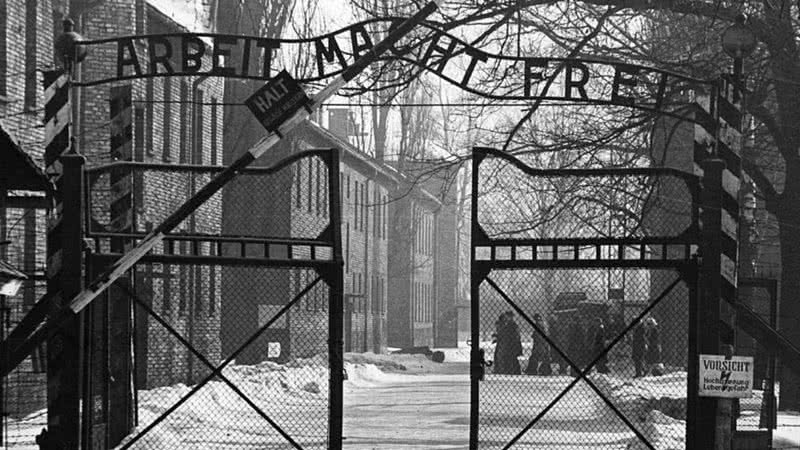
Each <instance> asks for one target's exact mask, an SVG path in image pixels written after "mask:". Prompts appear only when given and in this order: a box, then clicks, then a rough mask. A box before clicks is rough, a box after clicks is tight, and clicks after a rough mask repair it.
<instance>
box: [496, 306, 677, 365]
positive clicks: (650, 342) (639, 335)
mask: <svg viewBox="0 0 800 450" xmlns="http://www.w3.org/2000/svg"><path fill="white" fill-rule="evenodd" d="M533 322H534V330H533V332H532V333H531V353H530V357H529V358H528V362H527V365H526V367H525V370H524V373H525V374H526V375H552V373H553V363H556V364H557V368H556V371H557V372H561V373H563V374H567V372H568V368H570V367H571V365H570V364H568V363H567V361H565V360H564V358H563V357H561V356H560V355H559V354H558V353H557V352H555V351H551V346H550V344H549V343H548V341H547V339H545V337H544V336H550V334H549V330H548V326H547V324H546V322H545V321H544V320H543V319H542V316H541V315H540V314H534V315H533ZM588 328H589V329H588V330H584V329H583V327H582V326H581V324H580V321H578V320H574V321H572V322H571V324H570V326H569V329H568V330H566V337H567V341H566V342H565V343H563V344H565V345H564V347H563V348H562V350H563V351H564V352H565V353H566V355H567V357H568V358H569V359H570V360H571V362H572V366H573V367H572V368H571V369H569V370H570V372H571V373H572V375H573V376H577V375H578V374H577V372H576V370H575V368H574V366H577V367H580V368H582V367H584V366H585V365H586V364H588V363H589V362H591V361H592V360H594V358H595V357H596V356H597V355H600V354H603V356H602V357H601V358H600V359H599V360H598V361H597V363H596V364H595V366H594V367H595V369H596V370H597V372H598V373H608V372H609V368H608V357H607V354H606V353H604V352H605V348H606V345H607V343H608V339H609V336H608V335H607V333H606V327H605V324H604V322H603V320H602V319H601V318H599V317H596V318H595V319H594V320H593V321H592V324H591V325H590V326H589V327H588ZM493 336H494V338H495V339H494V342H495V344H496V345H495V351H494V362H493V373H495V374H508V375H520V374H521V373H522V370H521V367H520V363H519V357H520V356H522V354H523V352H522V342H521V336H520V332H519V326H518V325H517V323H516V321H515V320H514V313H513V312H512V311H506V312H504V313H503V314H501V315H500V316H499V317H498V319H497V321H496V322H495V334H494V335H493ZM556 345H558V343H557V344H556ZM589 350H590V351H591V352H589ZM631 359H632V360H633V365H634V368H635V372H636V373H635V377H641V376H644V375H647V374H652V375H661V374H663V370H664V366H663V364H661V341H660V337H659V329H658V324H657V322H656V320H655V319H654V318H653V317H647V318H645V319H644V320H643V321H642V323H639V324H637V325H636V326H635V327H634V328H633V337H632V339H631Z"/></svg>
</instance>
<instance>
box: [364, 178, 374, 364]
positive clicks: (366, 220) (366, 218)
mask: <svg viewBox="0 0 800 450" xmlns="http://www.w3.org/2000/svg"><path fill="white" fill-rule="evenodd" d="M368 198H369V178H367V179H366V182H365V183H364V198H362V199H361V201H362V202H366V200H367V199H368ZM364 204H365V205H366V204H367V203H364ZM373 220H374V219H373ZM368 273H369V208H366V207H365V208H364V298H365V299H366V298H368V297H367V296H368V295H369V289H367V285H368V284H369V281H367V280H369V277H367V274H368ZM373 301H375V299H374V298H370V306H372V302H373ZM369 311H370V308H368V307H367V302H366V301H364V351H365V352H366V351H367V342H368V339H367V335H368V332H369Z"/></svg>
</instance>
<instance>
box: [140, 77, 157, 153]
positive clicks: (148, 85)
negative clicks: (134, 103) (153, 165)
mask: <svg viewBox="0 0 800 450" xmlns="http://www.w3.org/2000/svg"><path fill="white" fill-rule="evenodd" d="M145 98H146V99H147V103H145V128H144V133H145V138H144V139H145V142H144V143H143V145H144V151H145V153H146V154H147V156H153V154H154V152H153V107H154V105H155V102H154V101H153V100H155V97H154V96H153V79H152V78H148V79H147V81H146V82H145Z"/></svg>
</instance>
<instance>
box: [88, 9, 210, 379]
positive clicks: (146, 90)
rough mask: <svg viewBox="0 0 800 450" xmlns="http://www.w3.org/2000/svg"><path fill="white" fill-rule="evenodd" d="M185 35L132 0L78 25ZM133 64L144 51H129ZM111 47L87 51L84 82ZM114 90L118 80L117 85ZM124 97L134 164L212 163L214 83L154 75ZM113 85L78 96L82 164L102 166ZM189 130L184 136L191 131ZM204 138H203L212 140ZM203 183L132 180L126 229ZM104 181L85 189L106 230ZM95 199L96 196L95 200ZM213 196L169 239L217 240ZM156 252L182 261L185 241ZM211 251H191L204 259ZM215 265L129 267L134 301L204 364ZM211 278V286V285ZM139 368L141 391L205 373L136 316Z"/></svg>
mask: <svg viewBox="0 0 800 450" xmlns="http://www.w3.org/2000/svg"><path fill="white" fill-rule="evenodd" d="M143 31H144V32H146V33H175V32H185V31H186V30H185V29H183V28H181V27H180V26H179V25H178V24H176V23H174V22H172V21H170V20H169V19H168V18H166V17H164V16H163V15H161V14H160V13H159V12H157V11H156V10H154V9H153V8H151V7H149V6H147V5H144V4H143V3H142V2H139V1H137V0H108V1H105V2H104V3H102V4H101V5H100V6H98V7H95V8H92V9H91V10H90V11H88V12H87V13H86V14H85V15H84V18H83V29H82V30H81V32H82V34H83V35H85V36H86V37H87V38H90V39H100V38H105V37H116V36H123V35H131V34H136V33H142V32H143ZM136 51H137V53H138V54H139V55H140V57H143V58H144V56H143V55H147V49H146V48H145V47H139V48H137V49H136ZM116 58H117V55H116V47H115V46H97V47H96V48H94V49H93V51H92V54H91V55H90V56H89V57H88V58H87V60H86V61H85V62H84V63H83V64H82V70H83V74H82V75H83V77H84V78H85V79H95V78H99V77H100V74H103V73H107V72H108V71H109V70H114V68H115V67H116ZM120 83H121V82H120ZM130 83H131V85H132V96H133V120H134V132H133V135H134V143H133V146H134V148H133V154H134V159H136V160H140V161H145V162H154V163H173V164H178V163H184V164H205V165H218V164H220V163H221V154H222V152H221V151H219V149H220V148H221V146H222V138H223V133H222V119H223V117H222V113H221V107H219V106H217V104H218V103H219V102H221V99H222V97H223V82H222V80H220V79H217V78H204V79H203V78H199V77H160V78H151V79H140V80H133V81H130ZM111 86H113V84H104V85H99V86H93V87H85V88H83V89H82V93H81V99H82V105H81V106H82V107H81V126H82V130H83V131H82V134H81V139H80V148H81V150H82V152H83V153H84V154H85V155H86V156H87V159H88V160H89V164H90V165H100V164H104V163H108V162H110V156H109V155H110V145H109V142H110V136H109V127H108V121H109V104H108V98H109V92H110V88H111ZM193 126H194V129H193ZM212 138H213V139H212ZM210 178H211V175H210V174H208V173H206V174H200V175H198V174H193V173H191V172H175V171H172V172H169V173H168V172H166V171H164V172H159V171H148V172H145V173H136V174H135V175H134V210H135V219H134V222H135V227H136V229H137V231H140V232H144V231H147V230H148V229H150V228H152V227H153V226H155V225H158V224H159V223H161V222H162V221H163V220H164V218H166V217H167V216H168V215H169V214H171V213H172V212H173V211H174V210H175V209H177V207H178V206H180V205H181V204H182V203H183V202H184V201H186V200H187V199H188V198H189V197H190V196H191V195H192V194H193V193H194V192H196V190H197V189H199V188H200V187H202V186H203V185H205V183H207V182H208V181H209V180H210ZM107 183H108V180H107V178H106V177H102V178H100V180H99V181H98V182H97V183H95V185H94V186H93V188H92V191H93V217H94V219H95V220H98V221H99V222H100V223H103V224H105V223H108V219H109V218H108V210H109V209H108V198H107V192H108V185H107ZM104 193H105V194H104ZM221 201H222V198H221V196H219V195H218V196H215V197H213V198H212V199H210V200H209V201H208V202H206V203H205V204H204V205H202V206H201V207H200V208H198V210H197V211H196V212H195V213H194V214H193V215H192V216H191V217H190V218H189V219H187V220H185V221H184V222H183V223H181V224H180V225H179V227H178V228H177V229H176V230H175V231H174V232H173V233H175V234H181V233H189V234H192V233H202V234H218V233H219V232H220V230H221V227H222V218H221V214H222V212H221ZM156 251H157V252H167V253H176V254H192V253H194V252H195V250H194V249H192V248H190V244H189V243H188V242H181V241H175V242H173V243H172V244H169V243H168V244H167V246H166V247H165V246H163V245H162V246H160V247H159V248H158V249H157V250H156ZM211 251H212V250H211V248H209V247H208V246H204V247H202V248H199V249H198V252H199V253H200V254H205V255H208V254H210V252H211ZM222 275H223V272H222V269H221V268H220V267H210V266H197V265H192V266H190V265H176V264H170V265H166V264H164V265H162V264H154V265H152V267H148V265H144V264H141V265H139V266H138V267H137V276H138V277H139V280H138V283H139V285H140V286H147V287H148V289H146V290H145V291H142V290H141V289H140V291H139V294H140V297H142V298H143V299H144V300H145V301H147V302H148V303H150V306H151V307H152V308H153V309H154V310H155V311H156V312H157V313H159V314H161V315H162V317H163V318H164V319H165V320H166V321H167V322H168V323H169V324H170V325H171V326H173V327H174V328H175V329H176V330H177V331H178V332H179V333H180V334H181V335H182V336H183V337H185V338H187V339H188V340H189V341H191V342H192V343H193V344H194V346H195V347H196V348H197V349H198V350H199V351H201V352H202V353H203V354H204V355H205V356H206V357H207V358H208V359H209V360H211V361H214V362H216V361H218V360H219V359H220V355H221V346H220V339H219V328H220V314H219V311H220V307H219V306H220V305H219V302H220V301H221V294H220V293H221V289H222V284H223V283H222ZM212 279H213V281H212ZM138 314H139V317H138V319H140V321H142V322H146V325H141V324H140V325H139V328H138V330H139V335H138V336H137V343H138V348H139V350H138V352H144V355H142V354H140V355H138V356H137V360H138V361H139V364H141V365H144V366H145V367H146V368H147V369H146V371H143V370H141V369H140V370H139V373H138V375H137V378H138V380H139V381H140V383H142V384H141V386H142V387H145V386H146V387H155V386H161V385H166V384H173V383H178V382H182V383H191V382H193V381H196V380H197V379H198V378H199V377H200V375H201V374H204V373H205V372H206V370H205V369H204V368H203V366H202V365H201V363H200V362H199V361H197V359H196V358H195V357H194V356H192V355H191V354H190V353H189V351H188V349H186V348H185V347H184V346H183V345H182V344H180V343H179V342H178V341H177V340H176V339H175V338H174V337H172V336H170V335H169V334H168V332H167V331H166V330H165V329H163V327H161V325H159V324H158V323H156V322H155V321H154V320H152V319H150V320H147V315H146V314H144V313H143V312H142V311H139V312H138Z"/></svg>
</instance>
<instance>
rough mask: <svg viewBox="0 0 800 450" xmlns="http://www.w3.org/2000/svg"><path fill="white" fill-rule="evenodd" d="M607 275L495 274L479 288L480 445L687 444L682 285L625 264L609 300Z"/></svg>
mask: <svg viewBox="0 0 800 450" xmlns="http://www.w3.org/2000/svg"><path fill="white" fill-rule="evenodd" d="M611 272H612V270H611V269H566V270H497V271H493V272H491V273H490V274H489V276H488V277H487V278H486V280H485V281H484V282H483V283H482V284H481V287H480V289H481V291H480V295H481V303H480V336H481V345H482V348H483V349H484V351H485V355H486V359H487V360H489V361H491V367H490V368H489V369H488V370H487V373H486V375H485V377H484V380H483V381H482V382H480V383H479V387H480V394H479V397H480V416H479V422H480V423H479V440H480V444H481V448H507V447H506V446H507V445H509V444H515V445H518V446H520V447H522V448H542V447H546V446H548V445H552V444H553V443H556V442H564V443H573V444H574V445H578V443H580V445H581V448H626V447H625V446H626V445H632V446H633V447H629V448H674V447H671V446H669V445H672V444H675V443H681V447H682V446H683V444H682V443H683V440H684V439H685V427H686V422H685V421H686V405H687V399H686V376H687V364H688V350H687V349H688V344H687V338H688V292H687V288H686V285H685V284H683V282H682V281H680V277H679V275H678V274H677V273H675V272H673V271H668V270H660V271H659V270H644V269H628V270H625V271H624V272H623V274H622V276H623V277H624V280H625V281H624V286H623V287H622V290H623V293H624V295H623V299H621V300H622V301H619V302H608V301H607V299H606V298H605V296H604V295H603V296H601V295H600V293H605V291H606V289H607V286H608V285H609V284H608V283H609V282H610V281H611V278H610V277H611V276H612V273H611ZM473 313H474V312H473ZM584 376H585V378H584Z"/></svg>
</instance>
